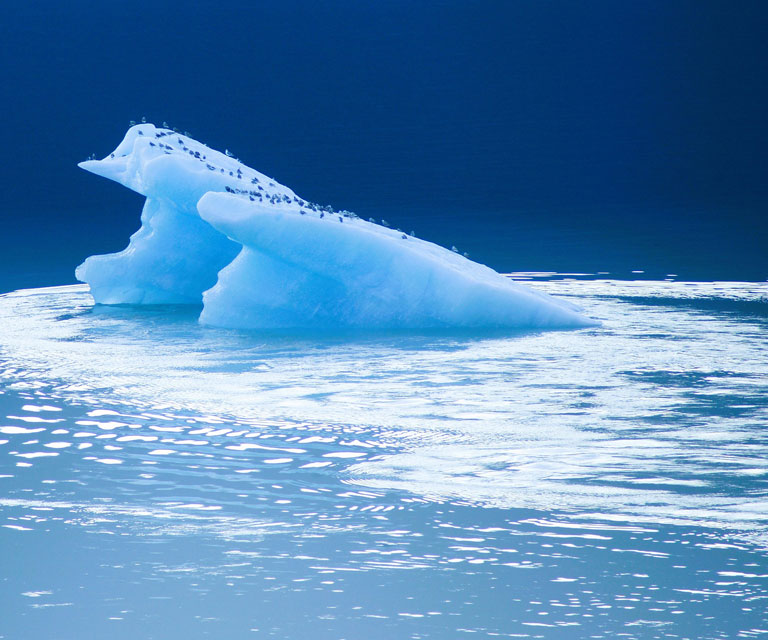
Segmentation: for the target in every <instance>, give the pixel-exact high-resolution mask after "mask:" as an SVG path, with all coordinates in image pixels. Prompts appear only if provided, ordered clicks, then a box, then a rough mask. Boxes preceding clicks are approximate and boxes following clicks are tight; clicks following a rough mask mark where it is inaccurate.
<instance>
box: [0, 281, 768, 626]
mask: <svg viewBox="0 0 768 640" xmlns="http://www.w3.org/2000/svg"><path fill="white" fill-rule="evenodd" d="M515 277H517V278H518V279H526V278H530V279H532V280H533V281H534V282H533V284H534V286H536V287H538V288H541V289H542V290H545V291H548V292H551V293H555V294H558V295H564V296H567V297H568V298H569V299H572V300H574V301H576V302H578V303H579V304H581V305H582V306H584V307H585V309H586V311H587V313H589V314H590V315H592V316H593V317H597V318H599V319H600V320H602V322H603V323H604V324H603V326H602V327H600V328H596V329H590V330H584V331H573V332H555V333H535V332H534V333H527V334H519V335H513V336H503V335H484V336H470V335H426V336H425V335H413V334H403V335H394V334H389V335H379V336H362V335H356V336H325V337H321V336H314V337H296V336H259V335H255V334H247V333H237V332H228V331H221V330H218V329H210V328H203V327H200V326H198V325H197V324H196V322H195V317H196V311H197V310H189V309H178V308H171V307H168V308H155V309H149V310H147V309H138V308H116V309H115V308H113V309H107V308H93V307H92V304H91V300H90V298H89V296H88V295H87V293H86V290H85V289H84V288H83V287H79V286H77V287H57V288H50V289H38V290H30V291H25V292H18V293H13V294H6V295H3V296H0V376H1V377H0V380H1V381H2V382H0V385H1V386H0V393H1V395H0V549H1V550H2V555H1V556H0V558H1V560H0V562H1V563H2V564H1V565H0V567H1V568H0V637H1V638H3V639H4V640H5V639H8V640H30V639H31V640H37V639H50V638H56V639H60V640H69V639H72V640H75V639H77V640H82V639H90V638H94V639H96V638H110V639H113V640H117V639H123V638H124V639H126V640H127V639H131V640H134V639H137V638H141V639H143V638H146V639H157V640H176V639H189V638H217V639H218V638H251V637H252V638H260V637H264V638H291V639H297V640H298V639H304V638H311V639H338V640H341V639H347V640H355V639H358V638H359V639H379V638H381V639H387V640H389V639H393V638H397V639H400V638H413V639H417V638H433V639H444V638H463V637H466V638H497V637H501V638H510V637H514V638H568V639H571V638H611V639H613V638H636V639H638V640H639V639H642V640H645V639H648V638H691V639H696V640H701V639H705V638H754V637H760V636H762V635H766V634H768V613H766V612H767V611H768V483H766V478H767V476H768V433H767V432H766V424H768V331H767V330H768V291H766V284H765V283H762V284H757V283H684V282H676V281H674V280H669V281H618V280H609V279H603V278H602V277H601V276H590V277H583V276H567V275H562V274H561V275H558V274H549V275H546V274H544V275H542V274H529V275H526V274H516V276H515ZM639 277H642V276H639Z"/></svg>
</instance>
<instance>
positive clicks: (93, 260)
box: [75, 124, 596, 330]
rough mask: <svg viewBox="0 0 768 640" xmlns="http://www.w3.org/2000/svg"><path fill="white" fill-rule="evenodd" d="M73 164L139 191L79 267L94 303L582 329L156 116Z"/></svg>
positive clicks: (240, 321) (260, 316) (460, 262)
mask: <svg viewBox="0 0 768 640" xmlns="http://www.w3.org/2000/svg"><path fill="white" fill-rule="evenodd" d="M79 166H80V167H82V168H83V169H86V170H87V171H91V172H92V173H95V174H97V175H100V176H103V177H106V178H110V179H112V180H115V181H116V182H119V183H120V184H123V185H124V186H126V187H128V188H129V189H132V190H134V191H136V192H137V193H140V194H142V195H144V196H146V202H145V205H144V209H143V211H142V215H141V228H140V229H139V230H138V231H137V232H136V233H135V234H133V236H131V238H130V242H129V244H128V247H127V248H126V249H124V250H123V251H121V252H119V253H115V254H110V255H97V256H91V257H89V258H88V259H86V260H85V262H83V264H81V265H80V266H79V267H78V268H77V270H76V272H75V273H76V276H77V278H78V280H80V281H82V282H86V283H87V284H88V285H89V286H90V290H91V294H92V296H93V298H94V301H95V302H96V303H97V304H200V303H201V302H202V304H203V309H202V312H201V314H200V322H202V323H203V324H208V325H213V326H219V327H230V328H245V329H316V330H336V329H441V328H486V329H515V328H520V329H523V328H537V329H538V328H542V329H543V328H553V329H554V328H578V327H586V326H594V325H595V324H596V323H595V322H594V321H592V320H590V319H588V318H586V317H585V316H583V315H582V314H581V313H580V312H579V310H578V309H577V308H576V307H574V306H573V305H571V304H569V303H567V302H565V301H562V300H558V299H556V298H553V297H551V296H548V295H546V294H543V293H540V292H538V291H535V290H534V289H531V288H529V287H526V286H524V285H521V284H519V283H515V282H513V281H511V280H510V279H509V278H506V277H504V276H502V275H501V274H499V273H497V272H496V271H494V270H493V269H490V268H489V267H486V266H484V265H481V264H478V263H476V262H472V261H471V260H469V259H468V258H466V257H464V256H461V255H459V254H458V253H456V252H455V251H452V250H448V249H445V248H443V247H440V246H438V245H436V244H433V243H431V242H427V241H425V240H421V239H418V238H415V237H413V236H412V235H409V234H406V233H403V232H401V231H399V230H394V229H391V228H389V227H387V226H384V225H379V224H376V223H375V222H373V221H366V220H362V219H361V218H359V217H358V216H357V215H355V214H354V213H352V212H349V211H335V210H334V209H333V208H331V207H330V206H325V207H321V206H319V205H317V204H314V203H311V202H309V201H306V200H304V199H302V198H300V197H298V196H297V195H296V194H295V193H294V192H293V191H292V190H290V189H289V188H287V187H285V186H283V185H281V184H279V183H278V182H277V181H275V180H273V179H271V178H269V177H267V176H266V175H264V174H262V173H260V172H258V171H255V170H254V169H251V168H250V167H247V166H246V165H244V164H242V163H241V162H240V161H239V160H237V159H235V158H234V157H232V154H230V153H229V152H226V153H220V152H218V151H215V150H212V149H210V148H209V147H207V146H205V145H204V144H202V143H200V142H197V141H196V140H193V139H192V138H191V137H189V136H187V135H181V134H179V133H176V132H174V131H171V130H169V129H166V128H158V127H155V126H154V125H151V124H140V125H135V126H133V127H131V128H130V129H129V130H128V132H127V133H126V135H125V138H124V139H123V141H122V142H121V143H120V144H119V145H118V146H117V148H116V149H115V150H114V151H113V152H112V153H111V154H109V156H108V157H105V158H103V159H102V160H87V161H85V162H81V163H80V164H79Z"/></svg>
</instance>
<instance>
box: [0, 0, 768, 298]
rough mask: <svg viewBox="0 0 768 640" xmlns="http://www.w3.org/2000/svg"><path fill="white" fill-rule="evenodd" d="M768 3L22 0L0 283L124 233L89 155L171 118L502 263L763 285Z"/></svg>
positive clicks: (343, 200)
mask: <svg viewBox="0 0 768 640" xmlns="http://www.w3.org/2000/svg"><path fill="white" fill-rule="evenodd" d="M766 33H768V5H766V3H765V2H763V1H754V2H750V1H749V0H742V1H740V2H738V3H732V2H726V1H722V2H708V1H706V0H690V1H674V0H671V1H670V0H663V1H662V0H659V1H657V2H653V1H649V2H641V3H640V2H631V3H630V2H616V1H615V0H610V1H601V0H592V1H590V2H573V1H572V0H567V1H566V0H550V1H547V0H530V1H525V2H523V1H515V0H504V1H499V2H482V1H470V0H464V1H460V0H444V1H439V2H438V1H434V2H412V1H405V0H386V1H383V2H360V1H359V0H355V1H353V0H336V1H333V0H332V1H327V2H317V1H316V0H315V1H312V2H310V1H303V0H259V1H257V0H249V1H242V0H235V1H232V2H220V1H219V2H206V1H203V2H195V3H181V2H170V1H165V2H164V1H162V0H154V1H152V2H148V1H135V0H132V1H131V2H126V1H121V0H111V1H110V2H104V3H91V2H89V3H84V2H80V1H78V0H72V1H71V2H67V3H63V2H54V1H53V0H46V1H43V0H24V1H21V0H8V1H7V2H6V3H5V5H4V10H3V14H2V18H0V68H2V69H3V85H2V86H3V100H2V104H0V110H2V116H3V118H2V122H3V129H4V131H3V133H4V135H3V139H4V144H5V158H6V161H5V162H4V166H3V171H2V176H3V178H2V185H1V186H2V188H1V189H0V215H1V216H2V217H3V227H4V229H6V232H5V233H4V234H3V235H2V237H0V260H2V262H1V263H0V264H1V265H2V267H1V268H0V273H1V274H2V275H1V276H0V288H4V289H7V288H9V287H15V286H33V285H44V284H56V283H60V282H66V281H68V280H71V279H72V276H71V272H72V270H73V269H74V266H75V265H76V264H77V263H78V262H79V261H80V260H81V259H82V258H84V257H85V256H86V255H89V254H91V253H101V252H106V251H113V250H117V249H120V248H122V247H123V246H124V245H125V244H126V242H127V237H128V235H129V234H130V233H131V232H132V231H134V230H135V229H136V228H137V226H138V215H139V210H140V206H141V198H140V197H138V196H136V195H135V194H131V193H130V192H128V191H127V190H125V189H124V188H122V187H119V186H117V185H114V184H110V183H108V182H107V181H104V180H101V179H99V178H96V177H94V176H91V175H88V174H86V173H85V172H83V171H81V170H79V169H78V168H77V167H76V166H75V165H76V162H77V161H79V160H81V159H83V158H84V157H86V156H88V155H89V154H91V153H96V154H97V156H99V157H101V156H103V155H105V154H107V153H108V152H109V151H111V150H112V148H114V146H115V145H116V144H117V143H118V142H119V140H120V139H121V137H122V135H123V133H124V130H125V128H126V127H127V124H128V121H129V120H131V119H136V120H137V119H139V118H141V117H142V116H146V117H147V118H148V119H149V120H150V121H154V122H158V123H159V122H162V121H163V120H167V121H168V122H169V123H171V124H172V125H174V126H177V127H179V128H180V129H182V130H188V131H190V132H191V133H192V134H193V135H194V136H195V137H197V138H198V139H200V140H202V141H203V142H206V143H207V144H209V145H210V146H214V147H218V148H224V147H227V148H229V149H231V150H233V151H234V152H235V153H236V155H238V156H239V157H240V158H241V159H242V160H243V161H245V162H246V163H247V164H249V165H251V166H253V167H255V168H257V169H259V170H261V171H264V172H265V173H268V174H270V175H273V176H274V177H275V178H277V179H278V180H280V181H281V182H283V183H284V184H287V185H288V186H290V187H291V188H293V189H294V190H295V191H296V192H297V193H299V194H300V195H302V196H303V197H306V198H309V199H311V200H314V201H317V202H321V203H330V204H333V205H335V206H337V207H345V208H349V209H352V210H354V211H357V212H358V213H360V214H362V215H365V216H366V217H367V216H369V215H374V216H376V217H381V216H382V215H386V217H387V218H388V219H390V220H391V221H393V222H394V223H396V224H397V226H402V227H408V228H409V229H411V228H412V229H414V230H416V231H417V233H418V234H419V235H420V236H422V237H426V238H430V239H434V240H436V241H439V242H441V243H444V244H457V245H460V246H461V248H462V249H465V248H466V249H467V250H469V251H470V253H472V255H473V257H475V258H477V259H479V260H481V261H485V262H488V263H490V264H491V265H492V266H494V267H496V268H498V269H500V270H511V269H561V270H563V269H566V270H574V269H576V270H583V269H588V270H590V269H591V270H598V269H599V270H615V271H617V272H618V271H621V270H622V269H628V268H647V269H648V270H649V271H654V270H656V271H659V272H662V271H664V272H670V271H672V272H676V273H681V275H688V276H690V277H704V278H709V277H712V278H715V277H722V278H745V279H765V278H768V259H766V257H765V256H766V251H765V248H764V247H765V246H766V245H768V221H766V216H765V212H766V210H767V207H766V205H767V204H768V186H767V185H766V168H767V167H768V125H767V124H766V114H767V113H768V89H767V88H766V78H768V54H767V53H766V47H765V34H766Z"/></svg>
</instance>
